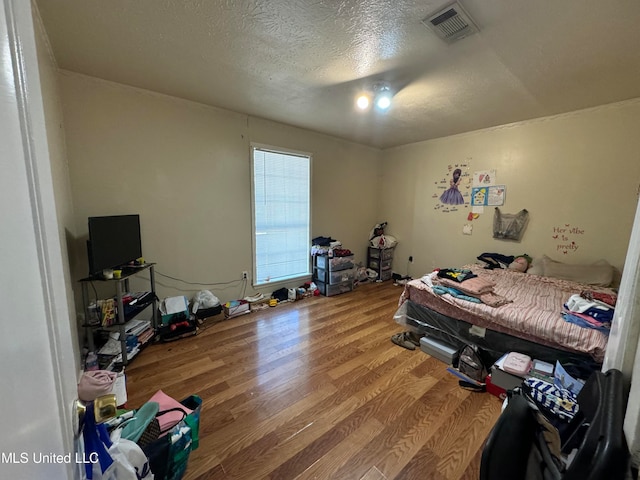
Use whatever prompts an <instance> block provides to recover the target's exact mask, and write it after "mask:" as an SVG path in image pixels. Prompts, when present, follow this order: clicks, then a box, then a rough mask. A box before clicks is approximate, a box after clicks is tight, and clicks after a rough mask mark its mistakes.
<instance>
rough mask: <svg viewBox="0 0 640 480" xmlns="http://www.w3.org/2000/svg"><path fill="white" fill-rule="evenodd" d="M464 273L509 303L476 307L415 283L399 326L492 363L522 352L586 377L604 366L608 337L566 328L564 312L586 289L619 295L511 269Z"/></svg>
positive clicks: (403, 300)
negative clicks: (474, 350)
mask: <svg viewBox="0 0 640 480" xmlns="http://www.w3.org/2000/svg"><path fill="white" fill-rule="evenodd" d="M463 268H467V269H470V270H471V271H472V272H473V273H474V274H476V275H478V276H479V277H480V278H482V279H486V280H488V281H490V282H493V283H495V287H494V288H493V291H494V292H495V293H496V294H498V295H500V296H502V297H505V298H506V299H508V300H509V301H510V303H507V304H505V305H502V306H499V307H490V306H488V305H486V304H483V303H472V302H470V301H467V300H463V299H459V298H454V297H452V296H451V295H448V294H445V295H438V294H436V293H434V292H433V290H432V288H431V287H430V286H428V285H427V284H425V283H424V282H423V281H422V280H411V281H409V282H408V283H407V284H406V285H405V287H404V290H403V292H402V294H401V296H400V300H399V308H398V311H397V312H396V315H395V320H396V322H397V323H399V324H401V325H404V326H406V327H408V329H409V330H412V331H415V332H417V333H419V334H425V335H427V336H429V337H432V338H435V339H439V340H441V341H443V342H445V343H447V344H449V345H452V346H454V347H461V346H462V345H463V344H466V343H472V344H475V345H477V346H478V347H480V348H481V349H482V350H484V351H485V352H486V354H487V355H488V357H489V359H490V360H496V359H497V358H499V357H500V356H501V355H502V354H504V353H506V352H509V351H518V352H521V353H526V354H528V355H530V356H532V357H533V358H538V359H540V360H545V361H550V362H555V361H556V360H559V361H560V362H561V363H563V364H568V365H573V366H579V367H580V368H584V369H585V373H587V372H589V371H593V370H594V369H596V368H598V366H599V365H600V364H601V363H602V360H603V358H604V353H605V350H606V347H607V339H608V337H607V335H606V334H605V333H602V332H600V331H598V330H594V329H589V328H584V327H580V326H578V325H575V324H572V323H568V322H566V321H565V320H564V319H563V318H562V316H561V312H562V308H563V304H564V303H565V302H566V301H567V299H568V298H569V297H570V296H571V295H573V294H576V293H578V294H579V293H580V292H581V291H583V290H592V291H598V292H604V293H610V294H613V295H615V292H613V291H612V290H610V289H607V288H603V287H595V286H591V285H584V284H580V283H576V282H572V281H567V280H561V279H557V278H551V277H546V276H540V275H531V274H528V273H521V272H516V271H513V270H509V269H494V270H487V269H484V268H483V266H481V265H465V266H464V267H463Z"/></svg>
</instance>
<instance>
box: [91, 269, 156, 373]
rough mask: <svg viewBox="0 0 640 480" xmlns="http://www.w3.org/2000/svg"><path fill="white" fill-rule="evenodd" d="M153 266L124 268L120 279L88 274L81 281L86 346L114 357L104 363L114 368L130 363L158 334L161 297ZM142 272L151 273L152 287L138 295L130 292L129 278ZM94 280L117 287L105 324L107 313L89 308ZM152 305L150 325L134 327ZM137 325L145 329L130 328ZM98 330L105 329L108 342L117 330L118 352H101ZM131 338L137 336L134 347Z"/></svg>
mask: <svg viewBox="0 0 640 480" xmlns="http://www.w3.org/2000/svg"><path fill="white" fill-rule="evenodd" d="M154 265H155V264H153V263H146V264H143V265H139V266H135V267H125V268H124V269H123V270H122V272H121V275H120V278H109V279H105V278H103V277H100V276H89V277H86V278H83V279H81V280H80V284H81V286H82V301H83V305H84V314H85V322H84V324H83V327H84V328H85V330H86V333H87V347H88V348H89V351H91V352H95V353H97V354H98V355H99V356H102V357H112V361H110V362H106V361H103V362H101V363H103V364H108V365H109V366H111V367H114V366H117V365H127V364H128V363H129V362H130V361H131V359H132V358H133V357H135V356H136V355H137V354H138V353H139V352H140V350H141V349H142V348H143V347H144V346H146V345H147V344H148V343H150V342H151V340H153V338H154V337H155V334H156V331H157V328H158V304H157V300H158V299H157V295H156V290H155V275H154ZM142 272H148V273H149V283H150V287H151V290H150V291H147V292H140V293H136V294H130V293H128V292H129V279H130V278H131V277H133V276H134V275H138V274H140V273H142ZM92 282H100V283H113V284H114V286H115V290H116V295H115V297H114V299H113V300H112V302H113V303H112V305H110V307H107V308H113V309H114V311H113V312H111V315H112V316H113V318H112V321H110V322H109V323H108V324H107V325H104V324H103V322H104V317H103V315H104V314H103V312H102V311H99V312H96V311H95V310H93V311H92V310H90V300H89V285H90V284H92ZM129 295H131V297H132V298H131V299H130V298H128V296H129ZM96 300H97V299H96ZM108 300H111V299H107V300H106V301H108ZM125 300H126V301H125ZM131 303H134V305H132V304H131ZM149 307H151V309H152V310H151V320H150V321H149V326H147V325H146V324H145V323H144V322H138V323H137V324H135V325H133V326H132V324H131V322H132V321H134V320H135V318H136V317H137V316H138V315H140V314H141V313H142V312H143V311H145V310H146V309H147V308H149ZM94 308H95V309H97V308H98V305H95V306H94ZM98 316H99V318H100V319H99V321H98V322H96V323H93V322H90V321H88V320H89V319H91V318H96V319H97V318H98ZM136 327H138V328H142V330H140V332H137V331H135V330H133V331H132V330H131V329H132V328H136ZM149 327H150V328H149ZM98 332H103V335H105V336H106V338H105V339H104V340H105V343H107V342H108V341H109V339H110V335H111V334H112V333H113V332H117V333H118V339H117V340H114V341H115V342H117V343H119V349H118V351H115V349H113V353H111V350H110V353H106V354H100V352H99V351H96V342H95V338H94V334H96V333H98ZM133 332H135V333H133ZM131 337H134V339H135V341H136V345H135V346H133V347H132V346H131V345H130V344H131V343H132V342H133V340H132V339H131ZM141 338H142V339H141ZM103 346H104V345H103ZM120 355H122V359H121V361H117V358H118V357H119V356H120Z"/></svg>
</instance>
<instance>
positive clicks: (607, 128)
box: [381, 99, 640, 277]
mask: <svg viewBox="0 0 640 480" xmlns="http://www.w3.org/2000/svg"><path fill="white" fill-rule="evenodd" d="M639 127H640V99H635V100H632V101H628V102H623V103H619V104H612V105H606V106H601V107H597V108H593V109H589V110H583V111H578V112H573V113H570V114H565V115H560V116H556V117H548V118H542V119H537V120H532V121H528V122H522V123H517V124H512V125H506V126H503V127H498V128H492V129H486V130H480V131H476V132H471V133H468V134H463V135H457V136H452V137H447V138H441V139H437V140H432V141H426V142H421V143H416V144H411V145H406V146H403V147H398V148H394V149H389V150H385V151H384V161H383V164H382V178H383V179H384V181H383V182H382V200H383V202H382V209H381V211H382V216H383V217H385V218H386V219H388V220H389V233H391V234H393V235H395V236H397V237H398V240H399V245H398V248H397V249H396V255H395V261H394V269H395V270H397V271H399V272H402V273H404V272H405V271H406V269H407V260H408V257H409V255H412V256H413V257H414V263H413V264H411V265H410V269H409V273H410V274H411V275H412V276H414V277H418V276H420V275H422V274H424V273H426V272H428V271H431V270H432V269H433V267H450V266H460V265H463V264H466V263H473V262H474V261H475V258H476V257H477V256H478V255H480V254H481V253H483V252H497V253H503V254H506V255H518V254H522V253H528V254H529V255H532V256H534V257H537V256H540V255H543V254H546V255H549V256H550V257H552V258H554V259H556V260H559V261H563V262H566V263H587V262H593V261H596V260H598V259H602V258H604V259H606V260H608V261H609V262H610V263H611V264H613V265H614V266H616V267H618V268H622V266H623V264H624V259H625V255H626V251H627V245H628V242H629V235H630V232H631V226H632V223H633V218H634V212H635V207H636V203H637V195H638V188H639V181H640V162H639V161H638V152H639V151H640V135H638V131H639ZM461 163H468V164H469V165H470V168H469V173H472V172H473V171H476V170H484V169H494V168H495V169H496V170H497V176H498V182H497V183H498V184H504V185H506V187H507V193H506V203H505V205H504V206H503V207H500V208H501V210H502V211H503V212H506V213H515V212H518V211H519V210H521V209H523V208H526V209H527V210H529V212H530V222H529V226H528V228H527V230H526V232H525V234H524V237H523V239H522V241H521V243H514V242H509V241H500V240H494V239H493V238H492V222H493V207H485V213H484V214H482V215H480V217H479V218H478V219H477V220H474V221H473V222H471V223H472V224H473V234H472V235H471V236H466V235H463V234H462V226H463V225H464V224H465V223H468V221H467V215H468V213H469V207H466V208H465V207H460V208H459V209H458V211H457V212H449V213H444V212H442V211H441V210H442V208H441V207H440V208H437V205H438V203H439V200H438V199H437V198H434V196H436V197H438V196H439V195H440V193H442V189H438V188H437V187H438V186H439V185H440V184H439V183H438V182H440V181H441V180H442V179H446V181H447V186H448V178H449V176H448V175H447V172H448V167H449V165H451V166H455V165H456V164H461ZM463 191H464V190H463ZM565 224H569V225H571V226H572V227H574V226H575V227H578V228H580V229H582V230H584V233H583V234H576V235H569V239H570V240H569V242H570V241H574V242H576V245H577V246H578V249H577V250H575V251H569V252H568V253H567V254H563V253H562V250H558V244H559V243H561V241H560V240H559V239H554V238H553V236H554V235H555V234H557V233H554V227H564V225H565Z"/></svg>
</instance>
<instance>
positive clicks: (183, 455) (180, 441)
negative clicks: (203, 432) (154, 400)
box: [138, 395, 202, 480]
mask: <svg viewBox="0 0 640 480" xmlns="http://www.w3.org/2000/svg"><path fill="white" fill-rule="evenodd" d="M176 403H177V402H176ZM179 405H181V406H183V407H185V409H182V408H180V407H175V408H169V409H167V410H163V411H161V412H158V414H157V416H156V418H155V419H154V420H155V422H151V423H150V424H149V427H148V430H149V431H148V432H147V431H145V433H144V434H143V435H142V436H141V437H140V440H139V441H138V444H139V445H140V446H141V447H142V450H143V452H144V453H145V455H147V458H148V459H149V465H150V467H151V471H152V472H153V474H154V475H155V479H156V480H179V479H181V478H182V477H183V475H184V473H185V471H186V469H187V464H188V461H189V456H190V454H191V451H192V450H195V449H196V448H198V444H199V438H198V437H199V430H200V412H201V410H202V398H200V397H199V396H198V395H190V396H188V397H187V398H185V399H183V400H182V401H181V402H179ZM175 411H180V412H182V414H183V418H182V420H180V421H179V422H178V423H177V424H176V425H174V426H172V427H170V428H169V429H168V430H166V431H162V430H161V428H160V422H159V421H158V417H161V416H162V415H164V414H167V413H169V412H175ZM187 412H189V413H187ZM156 425H157V426H156ZM155 432H158V433H157V435H156V438H155V439H154V438H152V437H153V436H154V433H155ZM141 441H142V442H143V443H144V444H141V443H140V442H141Z"/></svg>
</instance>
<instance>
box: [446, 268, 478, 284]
mask: <svg viewBox="0 0 640 480" xmlns="http://www.w3.org/2000/svg"><path fill="white" fill-rule="evenodd" d="M438 277H440V278H448V279H450V280H454V281H456V282H459V283H461V282H464V281H465V280H469V279H471V278H475V277H477V275H476V274H475V273H473V272H472V271H471V270H468V269H461V268H442V269H440V270H439V271H438Z"/></svg>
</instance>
